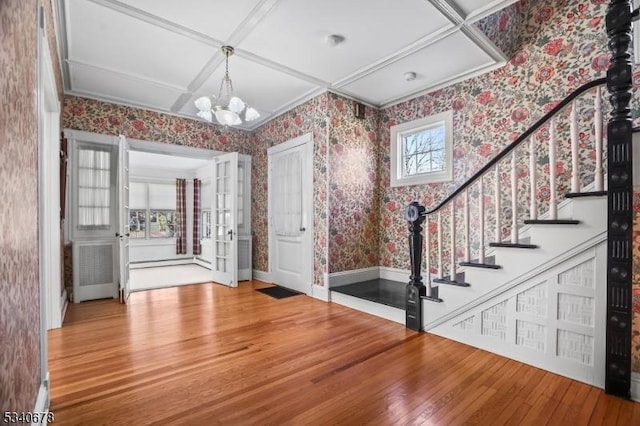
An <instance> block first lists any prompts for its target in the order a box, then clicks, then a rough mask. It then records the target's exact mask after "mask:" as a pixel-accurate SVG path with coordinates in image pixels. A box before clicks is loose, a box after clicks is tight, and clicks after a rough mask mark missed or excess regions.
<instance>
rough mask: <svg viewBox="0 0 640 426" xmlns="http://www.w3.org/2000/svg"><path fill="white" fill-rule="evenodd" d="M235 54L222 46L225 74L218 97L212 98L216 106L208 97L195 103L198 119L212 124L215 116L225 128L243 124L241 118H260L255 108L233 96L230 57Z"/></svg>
mask: <svg viewBox="0 0 640 426" xmlns="http://www.w3.org/2000/svg"><path fill="white" fill-rule="evenodd" d="M233 52H234V50H233V47H231V46H222V53H224V56H225V73H224V77H223V78H222V81H221V82H220V89H219V90H218V96H217V97H212V98H213V99H215V100H216V103H215V105H213V103H212V102H211V98H209V97H208V96H202V97H199V98H198V99H196V100H195V101H194V104H195V106H196V108H197V109H198V113H197V115H198V117H200V118H202V119H203V120H205V121H208V122H210V123H211V122H213V117H214V116H215V117H216V120H217V121H218V123H220V124H222V125H224V126H236V125H238V124H242V118H241V117H242V116H243V115H244V120H245V121H253V120H257V119H258V118H260V113H259V112H258V111H257V110H256V109H255V108H250V107H248V106H247V104H245V103H244V101H243V100H242V99H240V98H239V97H237V96H234V94H233V84H232V83H231V77H229V56H231V55H233ZM223 94H224V96H223ZM243 113H244V114H243Z"/></svg>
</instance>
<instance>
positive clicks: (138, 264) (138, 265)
mask: <svg viewBox="0 0 640 426" xmlns="http://www.w3.org/2000/svg"><path fill="white" fill-rule="evenodd" d="M192 263H197V262H194V261H193V258H191V257H187V258H184V259H175V260H160V261H155V262H135V263H130V264H129V268H130V269H142V268H155V267H160V266H175V265H190V264H192Z"/></svg>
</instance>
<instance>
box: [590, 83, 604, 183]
mask: <svg viewBox="0 0 640 426" xmlns="http://www.w3.org/2000/svg"><path fill="white" fill-rule="evenodd" d="M593 119H594V120H595V133H596V134H595V137H596V148H595V149H596V170H595V178H594V179H595V184H594V186H595V188H594V189H595V191H596V192H599V191H604V173H603V170H602V127H603V123H602V90H601V88H600V87H597V88H596V104H595V113H594V116H593Z"/></svg>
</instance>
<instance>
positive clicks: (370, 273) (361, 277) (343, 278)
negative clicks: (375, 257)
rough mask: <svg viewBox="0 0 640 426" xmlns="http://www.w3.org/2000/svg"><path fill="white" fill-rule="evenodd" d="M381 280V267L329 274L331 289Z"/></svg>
mask: <svg viewBox="0 0 640 426" xmlns="http://www.w3.org/2000/svg"><path fill="white" fill-rule="evenodd" d="M378 278H380V267H379V266H372V267H370V268H361V269H353V270H351V271H342V272H332V273H330V274H329V287H339V286H341V285H347V284H353V283H358V282H362V281H369V280H375V279H378Z"/></svg>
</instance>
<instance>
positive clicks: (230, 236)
mask: <svg viewBox="0 0 640 426" xmlns="http://www.w3.org/2000/svg"><path fill="white" fill-rule="evenodd" d="M227 234H229V241H233V230H231V229H229V230H228V231H227Z"/></svg>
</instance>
